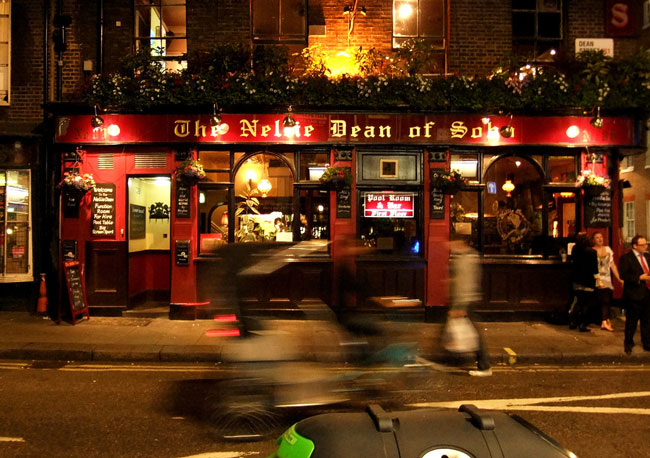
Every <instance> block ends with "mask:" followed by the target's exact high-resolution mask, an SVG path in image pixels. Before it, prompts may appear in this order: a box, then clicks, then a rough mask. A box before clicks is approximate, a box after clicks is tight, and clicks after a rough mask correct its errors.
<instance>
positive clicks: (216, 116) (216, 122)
mask: <svg viewBox="0 0 650 458" xmlns="http://www.w3.org/2000/svg"><path fill="white" fill-rule="evenodd" d="M217 110H219V107H218V106H217V102H214V103H213V104H212V116H210V125H211V126H212V127H216V128H218V127H219V126H220V125H221V114H220V113H219V112H218V111H217ZM219 111H220V110H219Z"/></svg>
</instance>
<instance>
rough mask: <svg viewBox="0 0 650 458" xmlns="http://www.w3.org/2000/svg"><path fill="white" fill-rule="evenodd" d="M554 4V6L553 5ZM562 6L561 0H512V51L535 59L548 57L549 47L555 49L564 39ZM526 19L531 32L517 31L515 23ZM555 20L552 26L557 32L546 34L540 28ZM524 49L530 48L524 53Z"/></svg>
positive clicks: (563, 5)
mask: <svg viewBox="0 0 650 458" xmlns="http://www.w3.org/2000/svg"><path fill="white" fill-rule="evenodd" d="M553 4H555V6H553ZM564 7H565V4H564V2H563V1H562V0H513V1H512V13H511V14H512V43H513V52H515V54H518V55H523V56H525V57H528V58H530V59H533V60H535V61H537V60H545V59H547V58H550V57H551V55H550V54H549V55H547V54H548V53H549V51H550V50H551V49H555V50H556V51H557V50H558V48H559V47H560V46H561V44H562V40H563V39H564ZM523 19H527V20H528V22H529V23H530V24H529V27H527V28H526V29H527V30H529V31H530V32H531V33H529V34H523V33H518V30H517V27H516V24H521V23H522V22H523ZM551 19H552V20H553V21H557V24H554V28H556V29H557V34H556V35H553V36H546V35H545V34H544V33H543V32H542V31H540V29H543V28H544V27H546V24H547V23H548V22H550V21H551ZM525 50H532V53H526V51H525Z"/></svg>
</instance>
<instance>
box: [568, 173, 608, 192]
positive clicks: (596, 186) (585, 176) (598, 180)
mask: <svg viewBox="0 0 650 458" xmlns="http://www.w3.org/2000/svg"><path fill="white" fill-rule="evenodd" d="M610 183H611V180H610V179H609V178H606V177H602V176H600V175H596V174H595V173H594V172H592V171H591V170H583V171H582V172H580V176H579V177H578V181H577V182H576V187H578V188H581V189H583V190H584V192H585V195H590V196H595V195H599V194H600V193H602V192H603V191H604V190H605V189H608V188H609V185H610Z"/></svg>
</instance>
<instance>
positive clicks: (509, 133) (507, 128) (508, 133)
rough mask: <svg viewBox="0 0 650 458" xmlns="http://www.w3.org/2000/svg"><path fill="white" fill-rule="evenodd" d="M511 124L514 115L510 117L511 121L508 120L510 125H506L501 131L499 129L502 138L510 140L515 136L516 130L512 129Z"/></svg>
mask: <svg viewBox="0 0 650 458" xmlns="http://www.w3.org/2000/svg"><path fill="white" fill-rule="evenodd" d="M511 123H512V115H510V119H508V124H506V125H505V126H503V127H502V128H501V129H499V132H501V136H502V137H503V138H510V137H512V136H513V135H514V133H515V129H514V128H513V127H512V125H511Z"/></svg>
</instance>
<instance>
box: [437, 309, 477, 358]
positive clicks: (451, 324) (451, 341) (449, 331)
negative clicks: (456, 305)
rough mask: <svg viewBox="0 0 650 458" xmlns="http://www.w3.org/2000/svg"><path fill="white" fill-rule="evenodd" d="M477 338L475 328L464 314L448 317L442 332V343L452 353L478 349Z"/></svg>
mask: <svg viewBox="0 0 650 458" xmlns="http://www.w3.org/2000/svg"><path fill="white" fill-rule="evenodd" d="M478 339H479V336H478V332H477V331H476V328H475V327H474V325H473V324H472V322H471V321H470V319H469V318H468V317H466V316H462V317H453V318H449V319H448V320H447V324H446V325H445V328H444V330H443V332H442V345H443V347H445V349H446V350H447V351H449V352H452V353H469V352H474V351H476V350H478V347H479V341H478Z"/></svg>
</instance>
